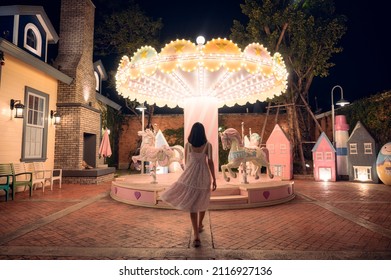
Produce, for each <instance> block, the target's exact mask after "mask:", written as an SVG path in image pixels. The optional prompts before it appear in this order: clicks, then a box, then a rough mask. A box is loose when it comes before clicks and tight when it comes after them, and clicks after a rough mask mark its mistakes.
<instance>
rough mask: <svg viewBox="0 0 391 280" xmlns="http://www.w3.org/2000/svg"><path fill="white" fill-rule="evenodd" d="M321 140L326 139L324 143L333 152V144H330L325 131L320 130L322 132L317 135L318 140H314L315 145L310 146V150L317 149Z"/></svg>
mask: <svg viewBox="0 0 391 280" xmlns="http://www.w3.org/2000/svg"><path fill="white" fill-rule="evenodd" d="M323 141H326V143H327V144H328V145H329V146H330V149H331V150H332V151H334V152H335V148H334V146H333V144H331V142H330V140H329V138H328V137H327V135H326V133H324V132H322V133H321V134H320V136H319V138H318V141H316V144H315V146H314V147H313V148H312V150H311V151H312V152H315V151H316V150H318V148H319V145H320V144H321V143H322V142H323Z"/></svg>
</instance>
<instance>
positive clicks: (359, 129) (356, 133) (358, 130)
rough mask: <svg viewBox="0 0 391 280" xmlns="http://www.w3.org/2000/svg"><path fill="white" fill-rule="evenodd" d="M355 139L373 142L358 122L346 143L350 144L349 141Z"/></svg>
mask: <svg viewBox="0 0 391 280" xmlns="http://www.w3.org/2000/svg"><path fill="white" fill-rule="evenodd" d="M357 137H361V138H362V137H364V138H365V139H372V140H373V141H374V138H373V137H372V135H371V134H370V133H369V132H368V130H367V129H366V128H365V126H364V125H363V124H362V123H361V122H360V121H358V122H357V123H356V126H355V127H354V129H353V131H352V133H351V134H350V137H349V139H348V141H347V142H350V140H352V139H355V138H357ZM364 138H363V140H364Z"/></svg>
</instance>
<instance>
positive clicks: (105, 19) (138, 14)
mask: <svg viewBox="0 0 391 280" xmlns="http://www.w3.org/2000/svg"><path fill="white" fill-rule="evenodd" d="M98 2H99V3H100V5H102V9H100V10H101V11H104V14H103V13H102V14H98V15H97V18H98V20H97V24H96V29H95V39H94V42H95V48H94V51H95V54H96V55H110V54H116V55H118V56H122V55H125V54H126V55H128V56H131V55H132V54H133V53H134V52H135V51H136V50H137V49H138V48H140V47H141V46H143V45H146V44H149V45H155V46H158V45H159V43H158V40H157V38H158V35H159V31H160V30H161V28H162V27H163V24H162V20H161V19H158V20H156V21H154V20H153V19H152V18H150V17H148V16H146V15H145V14H144V12H143V11H142V10H141V9H140V7H139V6H138V5H137V4H135V3H134V1H129V0H128V1H118V0H117V1H115V0H114V1H109V2H107V1H102V0H100V1H98ZM108 11H111V12H108Z"/></svg>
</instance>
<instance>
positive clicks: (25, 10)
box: [0, 5, 59, 44]
mask: <svg viewBox="0 0 391 280" xmlns="http://www.w3.org/2000/svg"><path fill="white" fill-rule="evenodd" d="M14 15H35V16H37V17H38V20H39V22H40V23H41V24H42V26H43V28H44V29H45V31H46V33H47V36H48V41H49V43H51V44H55V43H57V41H58V39H59V37H58V34H57V32H56V30H55V29H54V27H53V25H52V23H51V21H50V20H49V18H48V16H47V14H46V12H45V10H44V9H43V7H42V6H26V5H13V6H1V9H0V16H14Z"/></svg>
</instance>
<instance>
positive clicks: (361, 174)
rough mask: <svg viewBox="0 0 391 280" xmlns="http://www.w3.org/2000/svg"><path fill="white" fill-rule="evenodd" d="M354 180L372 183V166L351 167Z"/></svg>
mask: <svg viewBox="0 0 391 280" xmlns="http://www.w3.org/2000/svg"><path fill="white" fill-rule="evenodd" d="M353 174H354V180H358V181H362V182H366V181H372V166H353Z"/></svg>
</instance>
